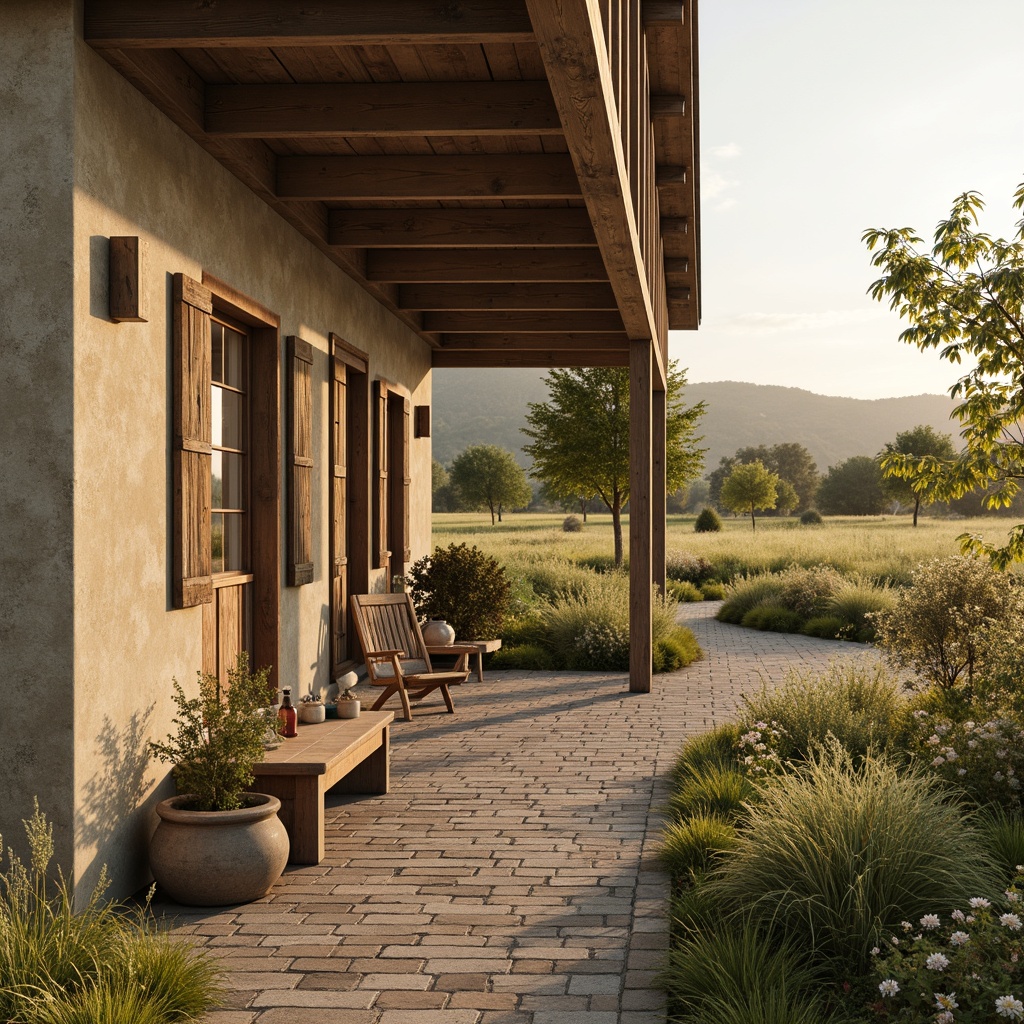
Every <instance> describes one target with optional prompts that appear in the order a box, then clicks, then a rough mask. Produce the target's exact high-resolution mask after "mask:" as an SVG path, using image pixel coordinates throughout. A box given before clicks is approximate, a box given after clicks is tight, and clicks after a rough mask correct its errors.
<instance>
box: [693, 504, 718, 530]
mask: <svg viewBox="0 0 1024 1024" xmlns="http://www.w3.org/2000/svg"><path fill="white" fill-rule="evenodd" d="M693 528H694V530H696V531H697V533H717V532H718V531H719V530H721V529H722V520H721V519H720V518H719V516H718V513H717V512H716V511H715V510H714V509H713V508H706V509H704V510H703V511H702V512H701V514H700V515H699V516H697V521H696V522H695V523H694V524H693Z"/></svg>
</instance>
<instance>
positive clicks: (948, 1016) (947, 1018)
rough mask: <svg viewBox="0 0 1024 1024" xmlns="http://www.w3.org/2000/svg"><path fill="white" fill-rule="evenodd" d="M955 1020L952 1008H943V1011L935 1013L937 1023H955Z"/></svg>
mask: <svg viewBox="0 0 1024 1024" xmlns="http://www.w3.org/2000/svg"><path fill="white" fill-rule="evenodd" d="M955 1020H956V1017H954V1016H953V1011H952V1010H943V1011H942V1013H937V1014H936V1015H935V1024H953V1021H955Z"/></svg>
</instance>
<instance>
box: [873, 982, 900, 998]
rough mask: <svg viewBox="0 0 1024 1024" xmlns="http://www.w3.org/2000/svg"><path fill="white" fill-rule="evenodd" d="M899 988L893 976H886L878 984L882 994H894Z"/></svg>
mask: <svg viewBox="0 0 1024 1024" xmlns="http://www.w3.org/2000/svg"><path fill="white" fill-rule="evenodd" d="M899 990H900V986H899V983H898V982H897V981H896V979H895V978H886V979H885V981H883V982H882V983H881V984H880V985H879V986H878V991H879V992H881V993H882V995H883V996H894V995H896V993H897V992H899Z"/></svg>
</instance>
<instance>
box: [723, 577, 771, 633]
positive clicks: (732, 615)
mask: <svg viewBox="0 0 1024 1024" xmlns="http://www.w3.org/2000/svg"><path fill="white" fill-rule="evenodd" d="M781 593H782V585H781V584H780V583H779V580H778V577H776V576H773V575H771V574H770V573H762V574H760V575H758V576H750V577H748V578H747V579H743V580H738V581H737V582H735V583H734V584H733V585H732V586H731V587H730V589H729V593H728V596H727V597H726V599H725V604H723V605H722V607H721V608H719V609H718V614H717V615H716V616H715V617H716V618H717V619H719V620H720V621H721V622H734V623H740V622H742V621H743V616H744V615H746V614H747V612H749V611H750V610H751V608H756V607H757V605H759V604H778V598H779V595H780V594H781Z"/></svg>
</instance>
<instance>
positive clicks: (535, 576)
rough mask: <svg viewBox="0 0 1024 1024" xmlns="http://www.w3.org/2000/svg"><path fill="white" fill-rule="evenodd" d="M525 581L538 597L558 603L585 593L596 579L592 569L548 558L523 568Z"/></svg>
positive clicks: (563, 560)
mask: <svg viewBox="0 0 1024 1024" xmlns="http://www.w3.org/2000/svg"><path fill="white" fill-rule="evenodd" d="M522 573H523V577H524V579H525V580H526V581H527V582H528V583H529V584H530V586H531V588H532V589H533V593H534V594H535V596H536V597H538V598H541V599H542V600H544V601H558V600H560V599H561V598H563V597H566V596H569V595H578V594H580V593H585V592H586V591H587V590H588V588H589V587H590V585H591V583H592V582H593V579H594V573H593V572H592V571H591V570H590V569H586V568H584V567H583V566H580V565H577V564H576V563H575V562H569V561H566V560H565V559H557V558H548V559H544V560H543V561H539V562H531V563H530V564H529V565H527V566H523V568H522Z"/></svg>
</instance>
